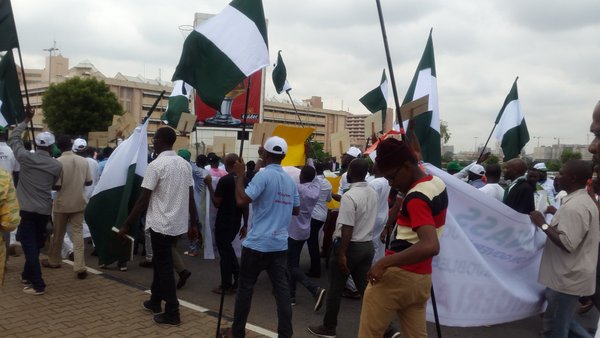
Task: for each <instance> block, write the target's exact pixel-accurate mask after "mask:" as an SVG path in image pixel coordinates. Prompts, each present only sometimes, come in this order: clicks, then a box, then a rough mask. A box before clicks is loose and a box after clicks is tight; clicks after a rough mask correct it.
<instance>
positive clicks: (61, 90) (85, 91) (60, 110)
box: [42, 77, 123, 135]
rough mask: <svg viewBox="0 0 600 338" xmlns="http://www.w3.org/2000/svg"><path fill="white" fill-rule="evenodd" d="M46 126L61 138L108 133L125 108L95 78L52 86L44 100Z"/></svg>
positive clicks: (108, 89) (67, 81)
mask: <svg viewBox="0 0 600 338" xmlns="http://www.w3.org/2000/svg"><path fill="white" fill-rule="evenodd" d="M42 109H43V110H44V123H46V124H48V127H49V128H50V130H52V131H53V132H55V133H58V134H68V135H85V134H87V133H88V132H90V131H101V130H107V129H108V127H109V126H110V125H111V123H112V118H113V115H122V114H123V107H122V106H121V104H120V103H119V101H118V100H117V97H116V96H115V94H114V93H113V92H111V91H110V88H109V87H108V86H107V85H106V84H105V83H104V81H98V80H97V79H95V78H93V77H89V78H85V79H82V78H79V77H75V78H72V79H68V80H66V81H64V82H61V83H58V84H51V85H50V88H48V90H47V91H46V93H44V95H43V97H42Z"/></svg>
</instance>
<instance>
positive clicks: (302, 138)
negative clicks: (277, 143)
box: [273, 125, 315, 167]
mask: <svg viewBox="0 0 600 338" xmlns="http://www.w3.org/2000/svg"><path fill="white" fill-rule="evenodd" d="M314 131H315V128H302V127H292V126H285V125H278V126H277V127H276V128H275V130H274V131H273V136H279V137H281V138H283V139H284V140H285V142H286V143H287V146H288V149H287V153H286V154H285V157H284V158H283V161H281V165H282V166H294V167H296V166H303V165H304V164H305V162H306V154H305V153H304V142H306V139H308V137H309V136H310V135H311V134H312V133H313V132H314Z"/></svg>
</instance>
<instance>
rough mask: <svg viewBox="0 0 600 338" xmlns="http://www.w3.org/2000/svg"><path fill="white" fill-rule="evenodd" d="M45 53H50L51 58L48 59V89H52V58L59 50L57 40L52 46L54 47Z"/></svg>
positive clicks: (46, 49)
mask: <svg viewBox="0 0 600 338" xmlns="http://www.w3.org/2000/svg"><path fill="white" fill-rule="evenodd" d="M44 51H45V52H48V53H49V58H48V87H50V85H51V84H52V56H53V54H54V52H55V51H58V48H56V40H54V44H53V45H52V47H50V48H45V49H44Z"/></svg>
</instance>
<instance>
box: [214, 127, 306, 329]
mask: <svg viewBox="0 0 600 338" xmlns="http://www.w3.org/2000/svg"><path fill="white" fill-rule="evenodd" d="M287 148H288V147H287V143H286V142H285V140H284V139H282V138H281V137H278V136H272V137H270V138H269V139H267V140H266V142H265V145H264V147H261V148H260V150H259V154H260V156H261V159H262V161H263V162H264V163H265V165H266V167H265V168H264V169H263V170H261V171H259V172H257V173H256V175H255V176H254V178H253V179H252V181H250V183H249V184H248V187H246V188H244V180H242V179H240V178H242V177H245V169H246V167H245V165H244V163H243V162H241V161H238V162H236V163H235V165H234V167H233V172H234V173H235V175H236V176H237V177H238V179H237V181H236V186H235V199H236V202H237V205H238V207H246V206H248V205H249V204H250V203H252V212H253V216H252V227H251V228H250V231H248V234H247V237H246V239H245V240H244V242H243V243H242V261H241V265H240V285H239V288H238V290H237V297H236V299H235V311H234V315H233V324H232V327H231V329H224V330H223V332H222V336H223V337H235V338H240V337H244V336H245V335H246V321H247V320H248V314H249V313H250V305H251V302H252V293H253V289H254V285H255V284H256V279H257V278H258V275H259V274H260V273H261V272H262V271H263V270H266V271H267V273H268V274H269V278H270V279H271V284H272V286H273V295H274V296H275V301H276V303H277V319H278V322H279V323H278V326H277V333H278V336H279V337H282V338H288V337H291V336H292V334H293V329H292V306H291V303H290V290H289V283H288V272H287V264H286V255H287V249H288V225H289V224H290V221H291V219H292V215H298V214H299V213H300V197H299V195H298V189H297V187H296V184H294V181H293V180H292V179H291V178H290V177H289V176H288V175H287V174H286V173H285V171H283V169H282V167H281V161H282V160H283V159H284V158H285V155H286V153H287Z"/></svg>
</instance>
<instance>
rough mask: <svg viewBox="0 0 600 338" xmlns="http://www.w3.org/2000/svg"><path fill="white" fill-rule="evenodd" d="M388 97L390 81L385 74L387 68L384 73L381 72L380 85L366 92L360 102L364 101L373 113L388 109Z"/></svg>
mask: <svg viewBox="0 0 600 338" xmlns="http://www.w3.org/2000/svg"><path fill="white" fill-rule="evenodd" d="M387 99H388V81H387V78H386V76H385V69H384V70H383V74H381V82H380V83H379V86H378V87H377V88H375V89H373V90H371V91H369V92H368V93H366V94H365V95H364V96H363V97H361V98H360V100H359V101H360V103H362V104H363V105H364V106H365V107H367V109H368V110H369V111H370V112H371V113H376V112H378V111H383V113H384V114H385V111H386V110H387Z"/></svg>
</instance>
